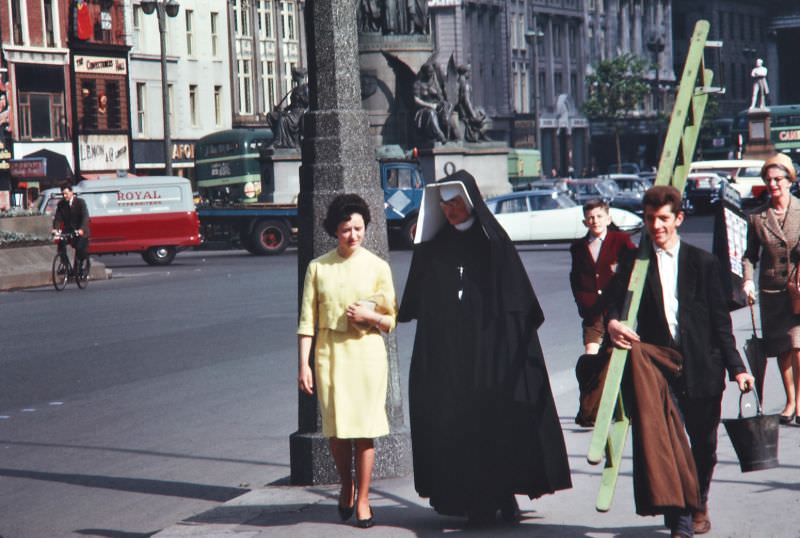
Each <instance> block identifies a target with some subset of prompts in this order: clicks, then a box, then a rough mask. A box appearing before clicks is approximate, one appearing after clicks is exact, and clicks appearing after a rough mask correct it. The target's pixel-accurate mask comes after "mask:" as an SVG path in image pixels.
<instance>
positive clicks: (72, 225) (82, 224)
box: [53, 196, 89, 237]
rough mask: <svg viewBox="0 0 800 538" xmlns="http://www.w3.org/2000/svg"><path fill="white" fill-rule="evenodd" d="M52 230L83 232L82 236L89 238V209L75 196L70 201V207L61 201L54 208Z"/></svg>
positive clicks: (64, 201)
mask: <svg viewBox="0 0 800 538" xmlns="http://www.w3.org/2000/svg"><path fill="white" fill-rule="evenodd" d="M53 228H54V229H56V230H60V229H62V228H63V229H64V230H65V231H72V230H78V229H81V230H83V236H84V237H89V209H87V207H86V202H84V201H83V200H81V199H80V198H78V197H77V196H76V197H75V198H73V199H72V207H70V205H69V203H67V201H66V200H61V201H60V202H58V206H56V214H55V216H54V217H53Z"/></svg>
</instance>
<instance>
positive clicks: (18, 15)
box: [11, 0, 25, 45]
mask: <svg viewBox="0 0 800 538" xmlns="http://www.w3.org/2000/svg"><path fill="white" fill-rule="evenodd" d="M11 31H12V33H13V36H14V44H15V45H24V44H25V42H24V41H23V39H22V5H21V3H20V0H11Z"/></svg>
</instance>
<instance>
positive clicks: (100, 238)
mask: <svg viewBox="0 0 800 538" xmlns="http://www.w3.org/2000/svg"><path fill="white" fill-rule="evenodd" d="M75 193H76V194H77V195H78V196H79V197H80V198H82V199H83V200H84V201H85V202H86V205H87V207H88V209H89V226H90V228H91V237H90V240H89V253H90V254H111V253H124V252H140V253H141V254H142V258H144V260H145V261H146V262H147V263H149V264H150V265H167V264H169V263H171V262H172V260H173V259H174V258H175V254H176V253H177V251H178V249H179V248H181V247H190V246H196V245H199V244H200V243H201V237H200V221H199V219H198V217H197V211H196V210H195V207H194V200H193V197H192V186H191V183H190V182H189V180H188V179H186V178H182V177H171V176H144V177H137V178H122V179H116V178H115V179H91V180H85V181H81V182H80V183H78V184H77V185H76V186H75ZM43 195H44V196H45V198H44V199H43V200H42V205H41V206H40V210H41V212H42V213H46V214H49V215H52V214H53V213H54V212H55V208H56V205H57V204H58V201H59V200H60V199H61V192H60V191H59V190H58V189H48V190H47V191H45V192H44V193H43Z"/></svg>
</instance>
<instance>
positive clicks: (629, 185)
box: [614, 179, 647, 193]
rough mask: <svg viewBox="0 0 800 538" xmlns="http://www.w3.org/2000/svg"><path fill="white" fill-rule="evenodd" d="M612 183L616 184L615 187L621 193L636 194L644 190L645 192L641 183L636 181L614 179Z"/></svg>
mask: <svg viewBox="0 0 800 538" xmlns="http://www.w3.org/2000/svg"><path fill="white" fill-rule="evenodd" d="M614 181H616V182H617V186H618V187H619V189H620V190H621V191H622V192H626V193H628V192H633V193H637V192H644V191H645V190H647V189H645V188H644V185H643V184H642V182H641V181H638V180H636V179H615V180H614Z"/></svg>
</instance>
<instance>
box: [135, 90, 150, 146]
mask: <svg viewBox="0 0 800 538" xmlns="http://www.w3.org/2000/svg"><path fill="white" fill-rule="evenodd" d="M146 88H147V86H145V83H144V82H137V83H136V132H138V133H139V134H140V135H143V134H145V130H146V129H147V124H146V123H145V115H144V110H145V108H146V107H147V90H146Z"/></svg>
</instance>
